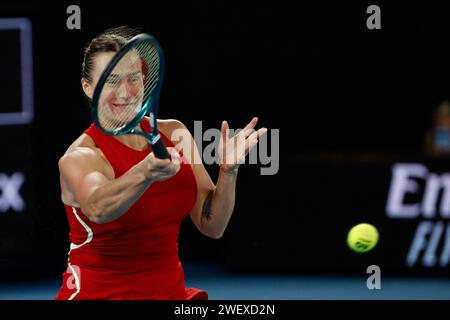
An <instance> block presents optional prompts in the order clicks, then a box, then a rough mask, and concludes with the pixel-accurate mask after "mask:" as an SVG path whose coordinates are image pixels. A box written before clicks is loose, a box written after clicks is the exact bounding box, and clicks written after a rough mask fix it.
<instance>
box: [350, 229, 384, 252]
mask: <svg viewBox="0 0 450 320" xmlns="http://www.w3.org/2000/svg"><path fill="white" fill-rule="evenodd" d="M377 242H378V231H377V228H375V227H374V226H373V225H371V224H368V223H360V224H357V225H356V226H354V227H353V228H351V229H350V231H349V233H348V235H347V244H348V246H349V247H350V248H351V249H352V250H353V251H356V252H358V253H363V252H367V251H369V250H372V249H373V248H374V247H375V246H376V244H377Z"/></svg>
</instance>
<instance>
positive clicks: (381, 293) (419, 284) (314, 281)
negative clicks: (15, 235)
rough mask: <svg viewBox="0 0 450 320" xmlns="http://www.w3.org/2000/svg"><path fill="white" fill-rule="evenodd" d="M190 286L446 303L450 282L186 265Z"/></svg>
mask: <svg viewBox="0 0 450 320" xmlns="http://www.w3.org/2000/svg"><path fill="white" fill-rule="evenodd" d="M185 274H186V285H187V286H188V287H196V288H201V289H204V290H206V291H208V293H209V297H210V299H211V300H379V299H386V300H394V299H395V300H422V299H423V300H448V299H450V279H448V278H412V277H401V278H400V277H382V279H381V289H379V290H377V289H373V290H369V289H368V288H367V285H366V280H367V278H366V275H365V274H363V275H362V276H361V277H332V276H309V275H308V276H306V275H303V276H302V275H298V276H293V275H289V276H287V275H273V274H271V275H261V274H258V275H249V274H245V275H243V274H234V273H224V272H222V271H220V269H218V268H215V267H213V266H207V265H189V264H185ZM59 286H60V280H59V279H47V280H35V281H28V282H15V283H6V284H5V283H1V284H0V300H48V299H53V298H54V296H55V295H56V292H57V291H58V289H59Z"/></svg>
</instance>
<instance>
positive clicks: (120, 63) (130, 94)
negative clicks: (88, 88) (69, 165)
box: [91, 33, 170, 159]
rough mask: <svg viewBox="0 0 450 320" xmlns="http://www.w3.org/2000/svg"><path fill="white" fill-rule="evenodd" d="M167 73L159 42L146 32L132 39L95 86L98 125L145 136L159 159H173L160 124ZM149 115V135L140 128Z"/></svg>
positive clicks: (94, 110)
mask: <svg viewBox="0 0 450 320" xmlns="http://www.w3.org/2000/svg"><path fill="white" fill-rule="evenodd" d="M163 75H164V56H163V51H162V48H161V46H160V45H159V43H158V41H157V40H156V39H155V38H154V37H153V36H151V35H148V34H144V33H142V34H139V35H137V36H135V37H133V38H132V39H130V40H129V41H128V42H127V43H126V44H125V45H124V46H123V47H122V48H121V49H120V50H119V51H118V52H117V53H116V54H115V55H114V57H113V58H112V60H111V62H110V63H109V64H108V65H107V67H106V68H105V70H104V71H103V73H102V75H101V76H100V79H99V81H98V84H97V86H96V87H95V91H94V94H93V97H92V104H91V115H92V119H93V121H94V123H95V125H96V126H97V127H98V128H99V129H100V130H101V131H103V132H105V133H106V134H110V135H115V136H117V135H123V134H138V135H141V136H144V137H145V138H146V139H147V140H148V142H149V144H150V146H151V148H152V150H153V153H154V154H155V156H156V157H157V158H160V159H167V158H170V155H169V153H168V151H167V148H166V146H165V145H164V142H163V141H162V139H161V136H160V135H159V133H158V130H157V123H156V122H157V115H158V103H159V94H160V90H161V85H162V80H163ZM146 115H148V116H149V118H150V132H149V133H148V134H147V133H145V132H144V131H142V130H140V129H139V127H138V125H139V124H140V122H141V121H142V119H143V118H144V117H145V116H146Z"/></svg>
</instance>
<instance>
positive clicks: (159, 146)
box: [152, 138, 170, 159]
mask: <svg viewBox="0 0 450 320" xmlns="http://www.w3.org/2000/svg"><path fill="white" fill-rule="evenodd" d="M152 150H153V154H154V155H155V157H157V158H159V159H170V154H169V152H168V151H167V148H166V146H165V144H164V142H163V141H162V139H161V138H160V139H158V141H156V142H155V143H154V144H153V145H152Z"/></svg>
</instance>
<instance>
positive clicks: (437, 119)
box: [424, 100, 450, 157]
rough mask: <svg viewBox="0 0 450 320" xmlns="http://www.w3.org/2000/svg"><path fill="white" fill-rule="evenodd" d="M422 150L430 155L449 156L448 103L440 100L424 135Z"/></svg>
mask: <svg viewBox="0 0 450 320" xmlns="http://www.w3.org/2000/svg"><path fill="white" fill-rule="evenodd" d="M424 152H425V154H426V155H427V156H431V157H450V103H449V101H447V100H446V101H443V102H441V103H440V104H439V105H438V106H437V108H436V110H435V111H434V115H433V118H432V121H431V127H430V128H429V129H428V131H427V133H426V135H425V145H424Z"/></svg>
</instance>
